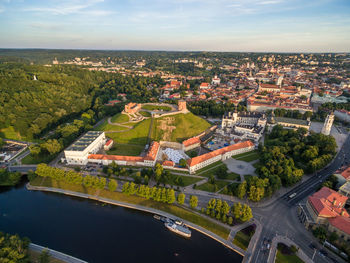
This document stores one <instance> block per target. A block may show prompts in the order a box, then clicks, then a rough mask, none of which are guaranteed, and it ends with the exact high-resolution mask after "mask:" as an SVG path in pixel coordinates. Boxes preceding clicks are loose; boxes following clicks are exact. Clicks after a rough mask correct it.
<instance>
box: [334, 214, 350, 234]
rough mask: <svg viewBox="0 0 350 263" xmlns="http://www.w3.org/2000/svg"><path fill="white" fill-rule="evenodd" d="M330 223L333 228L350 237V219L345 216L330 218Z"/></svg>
mask: <svg viewBox="0 0 350 263" xmlns="http://www.w3.org/2000/svg"><path fill="white" fill-rule="evenodd" d="M329 223H330V224H331V225H332V226H334V227H336V228H338V229H339V230H341V231H343V232H345V233H347V234H348V235H350V218H348V217H344V216H337V217H335V218H330V219H329Z"/></svg>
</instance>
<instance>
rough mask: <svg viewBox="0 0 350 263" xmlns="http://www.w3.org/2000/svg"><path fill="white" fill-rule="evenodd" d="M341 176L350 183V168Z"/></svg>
mask: <svg viewBox="0 0 350 263" xmlns="http://www.w3.org/2000/svg"><path fill="white" fill-rule="evenodd" d="M341 176H343V177H344V178H345V180H349V181H350V166H349V167H348V168H346V169H345V170H344V171H343V172H342V173H341Z"/></svg>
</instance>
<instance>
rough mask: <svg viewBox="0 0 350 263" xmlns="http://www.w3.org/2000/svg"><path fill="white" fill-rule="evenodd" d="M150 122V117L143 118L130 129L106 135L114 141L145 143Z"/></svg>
mask: <svg viewBox="0 0 350 263" xmlns="http://www.w3.org/2000/svg"><path fill="white" fill-rule="evenodd" d="M150 124H151V119H147V120H143V121H141V122H139V123H137V124H136V125H135V126H134V128H133V129H131V130H128V131H125V132H119V133H108V134H107V136H108V137H110V138H112V139H113V140H114V142H115V143H120V144H139V145H145V144H146V143H147V137H148V131H149V128H150Z"/></svg>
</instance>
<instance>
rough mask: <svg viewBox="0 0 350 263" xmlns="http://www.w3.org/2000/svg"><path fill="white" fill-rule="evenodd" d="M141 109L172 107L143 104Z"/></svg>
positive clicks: (166, 109) (167, 108)
mask: <svg viewBox="0 0 350 263" xmlns="http://www.w3.org/2000/svg"><path fill="white" fill-rule="evenodd" d="M141 109H144V110H163V111H171V108H170V107H168V106H157V105H142V107H141Z"/></svg>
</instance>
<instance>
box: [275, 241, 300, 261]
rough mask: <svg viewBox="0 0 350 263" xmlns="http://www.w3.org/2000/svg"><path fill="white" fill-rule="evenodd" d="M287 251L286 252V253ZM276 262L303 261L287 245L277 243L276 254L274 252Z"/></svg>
mask: <svg viewBox="0 0 350 263" xmlns="http://www.w3.org/2000/svg"><path fill="white" fill-rule="evenodd" d="M287 252H288V253H287ZM275 262H276V263H303V262H304V261H302V260H301V259H300V258H299V257H298V256H297V255H295V254H293V253H291V252H290V251H289V247H288V246H286V245H284V244H281V243H279V244H278V249H277V254H276V260H275Z"/></svg>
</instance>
